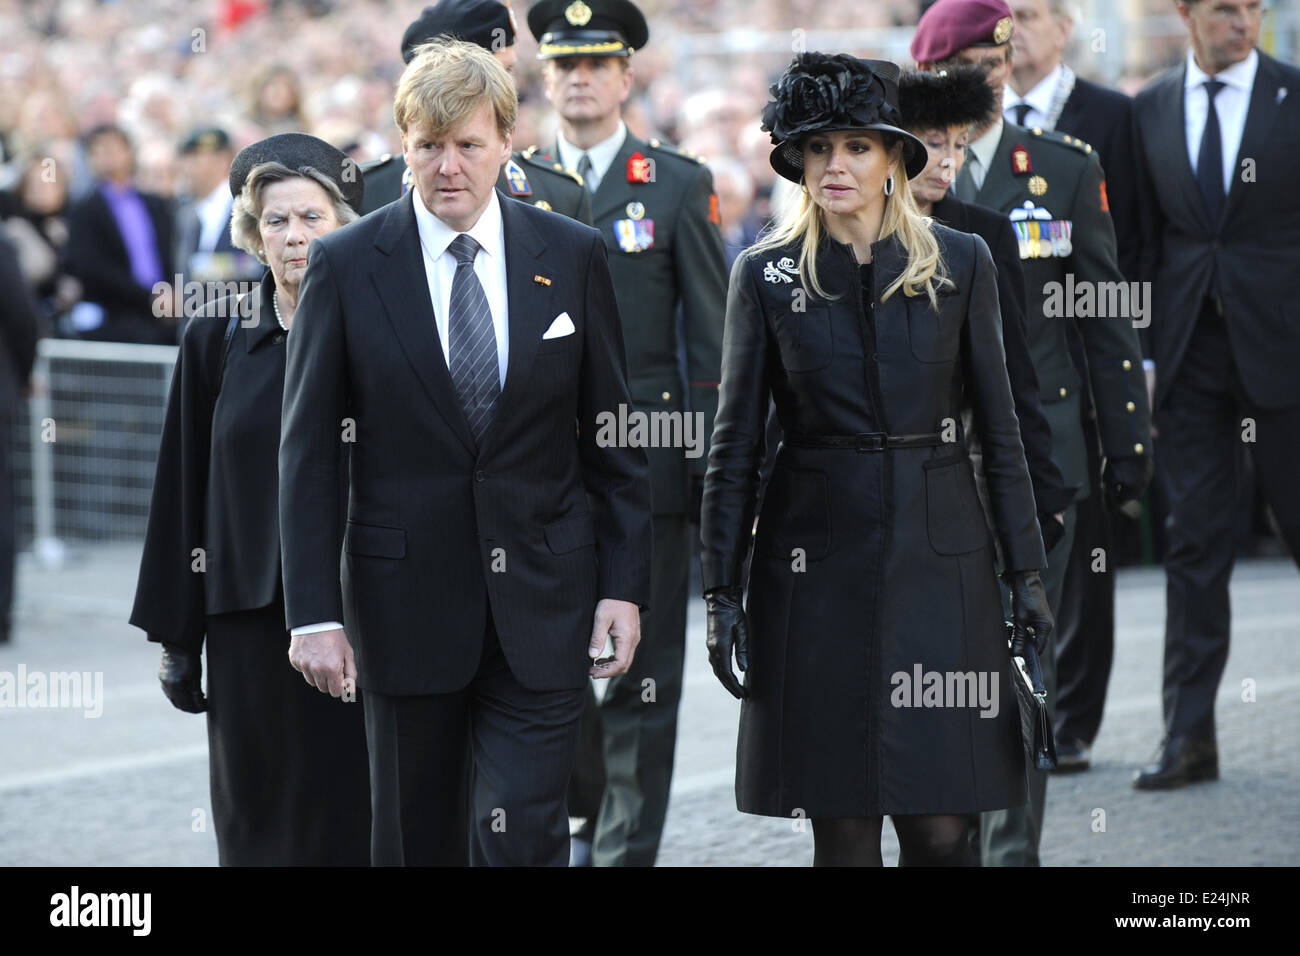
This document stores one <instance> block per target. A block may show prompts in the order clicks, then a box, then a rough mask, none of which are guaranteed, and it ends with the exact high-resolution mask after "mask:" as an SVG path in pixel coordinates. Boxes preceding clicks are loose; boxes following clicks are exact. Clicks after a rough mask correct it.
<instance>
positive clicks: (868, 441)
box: [855, 432, 885, 452]
mask: <svg viewBox="0 0 1300 956" xmlns="http://www.w3.org/2000/svg"><path fill="white" fill-rule="evenodd" d="M856 438H857V442H856V445H855V447H856V448H857V450H858V451H860V452H863V451H884V450H885V436H884V435H880V434H877V433H875V432H863V433H862V434H860V435H857V436H856Z"/></svg>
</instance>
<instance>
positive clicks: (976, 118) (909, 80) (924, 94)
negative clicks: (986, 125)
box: [898, 66, 994, 130]
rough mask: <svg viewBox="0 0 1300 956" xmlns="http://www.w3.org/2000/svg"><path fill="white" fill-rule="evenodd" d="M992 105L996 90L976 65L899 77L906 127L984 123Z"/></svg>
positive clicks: (899, 105) (899, 89) (921, 127)
mask: <svg viewBox="0 0 1300 956" xmlns="http://www.w3.org/2000/svg"><path fill="white" fill-rule="evenodd" d="M993 106H994V100H993V90H992V89H990V88H989V85H988V83H987V82H986V81H985V79H984V71H983V70H981V69H980V68H979V67H977V66H960V67H948V68H947V69H945V70H942V71H940V72H938V73H921V72H919V71H910V72H907V73H904V74H903V75H902V76H901V77H899V79H898V107H899V109H900V110H901V111H902V114H903V121H902V124H901V125H902V126H904V127H905V128H906V129H910V130H918V129H919V130H926V129H947V128H948V127H949V126H961V125H965V124H968V123H982V122H984V121H985V120H986V119H988V118H989V116H990V115H991V114H992V112H993Z"/></svg>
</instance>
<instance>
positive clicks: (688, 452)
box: [591, 133, 727, 515]
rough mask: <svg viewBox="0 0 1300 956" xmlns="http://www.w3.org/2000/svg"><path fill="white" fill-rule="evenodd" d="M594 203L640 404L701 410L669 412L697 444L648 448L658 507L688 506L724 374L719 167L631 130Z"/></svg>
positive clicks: (684, 509) (662, 511) (680, 510)
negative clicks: (681, 355)
mask: <svg viewBox="0 0 1300 956" xmlns="http://www.w3.org/2000/svg"><path fill="white" fill-rule="evenodd" d="M638 154H639V155H638ZM642 160H645V161H647V163H645V164H643V163H642ZM634 161H635V162H634ZM642 180H649V181H642ZM591 211H592V223H591V224H592V225H593V226H595V227H596V229H598V230H599V231H600V234H601V235H602V236H604V237H605V245H606V246H607V247H608V249H609V267H610V272H611V273H612V274H613V277H614V294H615V296H616V297H617V299H618V311H619V314H620V315H621V316H622V319H623V341H624V343H625V345H626V348H627V366H628V380H629V385H630V390H631V393H632V402H633V404H634V405H635V407H636V410H637V411H642V412H645V413H647V414H648V415H652V414H653V413H655V412H678V413H687V412H689V413H700V414H699V415H694V414H693V415H691V417H690V418H689V419H688V418H687V417H686V416H685V415H684V414H681V415H676V416H671V418H670V419H668V421H671V420H673V419H680V420H681V425H682V431H681V432H680V433H679V434H680V435H681V436H682V437H683V438H688V437H689V438H690V439H691V440H692V441H693V442H694V444H693V446H692V447H689V448H682V447H676V448H664V447H659V448H656V447H650V448H648V449H647V452H648V454H649V456H650V478H651V485H652V488H653V494H654V511H655V514H657V515H681V514H687V513H688V512H689V510H690V485H691V478H692V476H696V477H697V478H698V480H700V481H703V477H704V471H705V468H706V466H707V463H708V454H709V439H710V437H711V436H712V434H713V417H714V415H715V414H716V412H717V410H718V382H719V380H720V379H721V375H722V372H721V369H722V320H723V315H724V314H725V312H726V302H727V267H726V261H725V257H724V254H723V244H722V232H721V230H720V228H719V217H718V206H717V198H716V196H715V195H714V192H713V176H712V174H711V173H710V172H709V169H708V167H707V166H705V165H704V164H703V161H702V160H700V159H698V158H696V157H694V156H688V155H686V154H683V153H679V152H678V151H677V150H675V149H673V148H671V147H669V146H667V145H666V144H664V143H661V142H660V141H659V140H655V139H652V140H650V141H649V142H646V141H645V140H642V139H638V138H637V137H635V136H633V135H632V134H631V133H628V135H627V138H626V139H625V140H624V142H623V146H622V148H621V149H619V151H618V155H616V156H615V157H614V161H613V163H611V164H610V167H609V169H608V170H607V171H606V172H605V175H604V178H602V179H601V181H600V187H599V188H598V189H597V190H596V192H595V194H594V195H593V196H592V200H591ZM679 307H680V313H681V320H682V321H681V331H680V332H679V326H678V309H679ZM682 336H684V337H685V346H686V348H685V353H686V376H685V379H683V376H682V369H681V364H680V362H679V360H678V355H679V353H680V351H681V350H680V348H679V346H680V344H681V337H682ZM615 411H617V410H615ZM659 420H660V421H663V420H664V419H663V416H661V417H660V419H659ZM652 421H654V420H653V419H652ZM696 423H699V425H700V429H699V431H702V434H699V433H698V432H697V430H696ZM688 424H689V427H690V429H691V431H689V432H688V431H687V430H686V428H687V425H688ZM654 431H656V432H662V429H654Z"/></svg>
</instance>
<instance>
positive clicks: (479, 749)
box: [362, 613, 583, 866]
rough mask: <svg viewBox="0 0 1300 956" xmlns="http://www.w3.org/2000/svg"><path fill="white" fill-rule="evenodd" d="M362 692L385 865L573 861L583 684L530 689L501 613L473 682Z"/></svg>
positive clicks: (378, 856) (378, 843)
mask: <svg viewBox="0 0 1300 956" xmlns="http://www.w3.org/2000/svg"><path fill="white" fill-rule="evenodd" d="M362 699H363V701H364V702H365V707H366V741H367V744H368V745H369V750H370V787H371V800H372V804H373V808H374V828H373V831H372V833H371V862H372V863H373V864H374V865H375V866H464V865H465V864H466V862H468V863H470V864H471V865H473V866H567V865H568V863H569V819H568V814H567V813H566V811H565V788H566V786H567V785H568V782H569V775H570V774H571V773H572V771H573V763H574V759H575V757H576V754H577V747H578V721H579V718H580V717H581V716H582V704H583V690H582V688H577V689H574V690H557V691H534V690H529V689H528V688H526V687H524V686H523V685H522V684H520V683H519V681H518V680H517V679H516V678H515V676H514V674H512V673H511V671H510V666H509V664H508V663H507V662H506V658H505V654H504V653H503V652H502V650H501V644H500V642H499V641H498V639H497V634H496V628H495V627H494V625H493V623H492V619H491V615H490V613H489V616H488V622H487V633H486V635H485V639H484V641H483V655H482V658H481V659H480V662H479V668H478V671H477V673H476V674H475V675H474V678H473V680H472V681H470V683H469V685H468V686H467V687H465V688H463V689H461V690H458V691H455V692H453V693H449V694H422V695H414V696H392V695H388V694H381V693H378V692H376V691H373V690H366V691H365V693H364V694H363V695H362Z"/></svg>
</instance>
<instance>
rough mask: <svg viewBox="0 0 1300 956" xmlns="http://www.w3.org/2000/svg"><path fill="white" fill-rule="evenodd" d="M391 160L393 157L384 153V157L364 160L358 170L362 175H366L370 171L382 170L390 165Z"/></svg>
mask: <svg viewBox="0 0 1300 956" xmlns="http://www.w3.org/2000/svg"><path fill="white" fill-rule="evenodd" d="M393 159H394V157H393V154H392V153H384V155H382V156H380V157H379V158H378V159H368V160H366V161H365V162H364V163H362V164H361V166H360V167H359V168H360V170H361V171H362V172H363V173H368V172H370V171H371V170H372V169H382V168H383V167H384V166H387V165H388V164H389V163H391V162H392V161H393Z"/></svg>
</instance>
